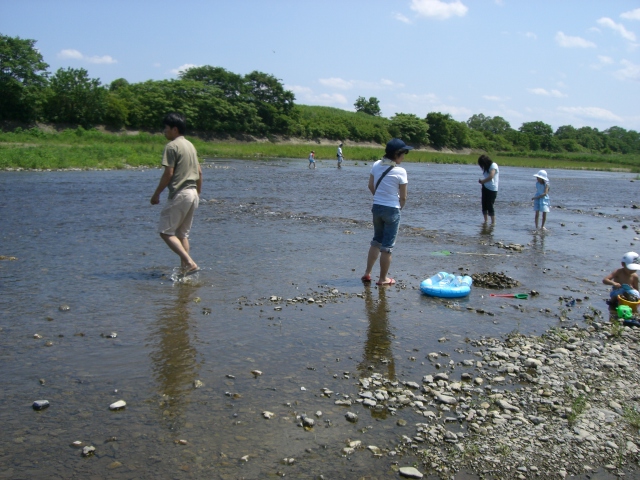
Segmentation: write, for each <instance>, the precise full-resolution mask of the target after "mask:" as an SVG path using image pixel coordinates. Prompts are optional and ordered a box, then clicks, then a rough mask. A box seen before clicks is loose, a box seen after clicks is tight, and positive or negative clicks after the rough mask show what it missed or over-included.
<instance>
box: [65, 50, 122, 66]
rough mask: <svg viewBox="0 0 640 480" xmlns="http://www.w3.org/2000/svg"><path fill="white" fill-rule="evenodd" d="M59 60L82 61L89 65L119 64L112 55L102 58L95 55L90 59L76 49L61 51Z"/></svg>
mask: <svg viewBox="0 0 640 480" xmlns="http://www.w3.org/2000/svg"><path fill="white" fill-rule="evenodd" d="M58 58H64V59H71V60H80V61H83V62H87V63H104V64H111V63H118V62H117V60H115V59H114V58H113V57H111V56H110V55H103V56H101V57H99V56H97V55H94V56H91V57H88V56H86V55H83V54H82V53H81V52H79V51H78V50H74V49H67V50H62V51H60V53H58Z"/></svg>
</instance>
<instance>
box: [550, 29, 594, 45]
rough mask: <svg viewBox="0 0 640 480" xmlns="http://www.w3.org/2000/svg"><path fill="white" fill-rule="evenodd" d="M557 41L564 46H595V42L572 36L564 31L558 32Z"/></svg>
mask: <svg viewBox="0 0 640 480" xmlns="http://www.w3.org/2000/svg"><path fill="white" fill-rule="evenodd" d="M555 39H556V43H557V44H558V45H560V46H561V47H564V48H594V47H595V46H596V44H595V43H593V42H590V41H589V40H585V39H584V38H580V37H570V36H569V35H565V34H564V33H562V32H558V33H556V37H555Z"/></svg>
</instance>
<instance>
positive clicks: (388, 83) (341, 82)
mask: <svg viewBox="0 0 640 480" xmlns="http://www.w3.org/2000/svg"><path fill="white" fill-rule="evenodd" d="M318 83H320V85H322V86H324V87H328V88H337V89H339V90H351V89H353V88H360V89H371V90H380V89H389V88H391V89H394V88H403V87H404V83H396V82H394V81H393V80H389V79H386V78H381V79H380V80H379V81H377V82H366V81H363V80H345V79H343V78H336V77H332V78H321V79H319V80H318Z"/></svg>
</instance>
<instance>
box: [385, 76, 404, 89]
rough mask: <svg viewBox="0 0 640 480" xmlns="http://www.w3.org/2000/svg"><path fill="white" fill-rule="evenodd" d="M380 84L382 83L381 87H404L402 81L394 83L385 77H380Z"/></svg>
mask: <svg viewBox="0 0 640 480" xmlns="http://www.w3.org/2000/svg"><path fill="white" fill-rule="evenodd" d="M380 85H382V86H383V87H390V88H403V87H404V83H396V82H394V81H393V80H387V79H386V78H382V79H380Z"/></svg>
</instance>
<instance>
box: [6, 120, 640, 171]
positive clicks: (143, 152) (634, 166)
mask: <svg viewBox="0 0 640 480" xmlns="http://www.w3.org/2000/svg"><path fill="white" fill-rule="evenodd" d="M188 138H189V139H190V140H191V141H192V142H193V143H194V145H195V146H196V148H197V149H198V153H199V154H200V156H201V157H208V158H243V159H265V158H300V159H306V158H307V157H308V155H309V152H310V151H311V150H314V151H315V152H316V158H317V159H318V160H335V158H336V157H335V153H336V146H335V145H318V144H314V143H309V144H290V143H273V142H252V143H238V142H219V141H204V140H201V139H199V138H194V137H188ZM165 144H166V140H165V138H164V137H163V136H162V135H160V134H157V135H151V134H148V133H139V134H135V135H115V134H111V133H104V132H99V131H95V130H90V131H88V130H82V129H77V130H65V131H63V132H59V133H45V132H43V131H41V130H36V129H33V130H28V131H18V132H13V133H4V132H0V169H3V170H6V169H18V168H21V169H63V168H83V169H91V168H98V169H119V168H128V167H140V166H158V164H159V162H160V158H161V155H162V149H163V147H164V145H165ZM344 153H345V158H346V159H347V160H352V161H366V162H369V161H374V160H377V159H379V158H380V157H381V156H382V154H383V153H384V148H383V147H382V146H380V147H371V146H357V145H353V146H352V145H345V147H344ZM491 157H492V158H493V159H494V160H495V161H496V162H497V163H498V164H499V165H504V166H517V167H531V168H565V169H589V170H605V171H606V170H624V171H628V172H633V173H640V155H585V154H569V153H565V154H561V155H550V154H548V153H543V152H541V153H540V154H537V153H536V152H534V153H527V154H524V153H523V154H513V153H505V154H501V153H498V154H493V155H491ZM477 158H478V154H477V153H473V154H454V153H441V152H434V151H426V150H420V151H413V152H411V154H410V155H408V156H407V159H406V161H407V162H420V163H458V164H475V163H476V161H477Z"/></svg>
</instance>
